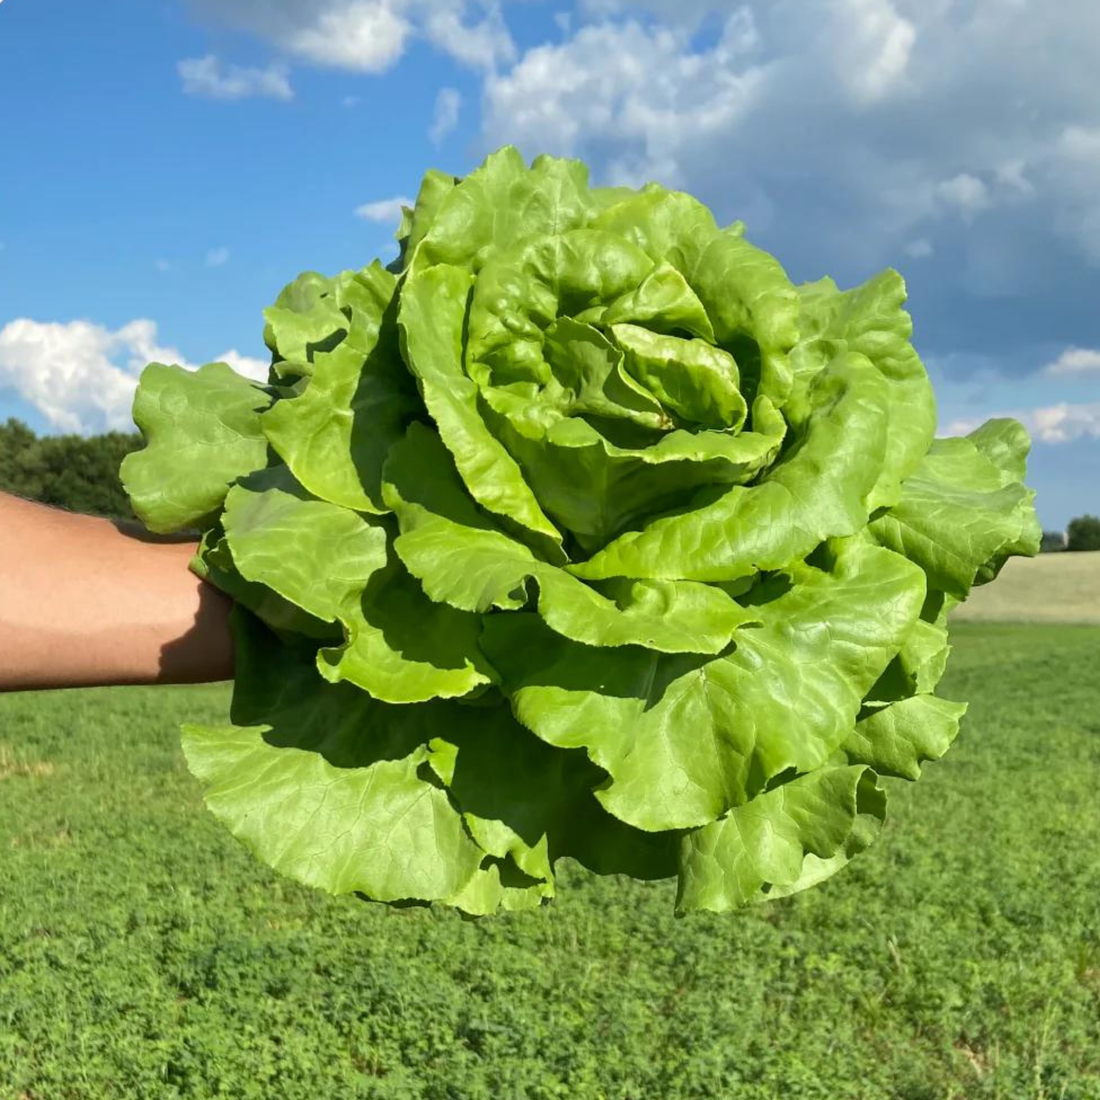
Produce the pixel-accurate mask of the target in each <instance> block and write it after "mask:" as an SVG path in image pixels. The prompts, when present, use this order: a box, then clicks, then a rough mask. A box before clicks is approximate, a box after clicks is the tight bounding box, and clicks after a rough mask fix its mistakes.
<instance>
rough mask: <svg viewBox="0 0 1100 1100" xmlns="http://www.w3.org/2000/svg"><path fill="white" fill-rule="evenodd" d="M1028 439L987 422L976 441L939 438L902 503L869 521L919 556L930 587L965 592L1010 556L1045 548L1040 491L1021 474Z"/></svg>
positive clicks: (878, 534) (885, 539)
mask: <svg viewBox="0 0 1100 1100" xmlns="http://www.w3.org/2000/svg"><path fill="white" fill-rule="evenodd" d="M1026 438H1027V437H1026V435H1023V432H1022V429H1021V428H1019V426H1018V425H1014V424H1013V423H1012V422H1007V423H1004V426H1003V427H1002V428H999V429H998V428H996V427H993V428H987V429H986V431H985V433H983V434H982V435H980V436H979V437H978V439H977V440H975V439H973V438H969V437H968V438H962V439H938V440H936V442H935V443H934V444H933V445H932V447H931V448H930V450H929V452H928V454H927V456H926V457H925V459H924V461H923V462H922V463H921V465H920V466H919V467H918V469H917V471H916V472H915V473H914V474H913V475H912V476H911V477H909V478H908V479H907V480H906V482H905V484H904V486H903V487H902V495H901V499H900V500H899V501H898V503H897V504H896V505H895V506H894V507H893V508H891V509H890V510H889V511H888V512H887V513H886V514H885V515H882V516H880V517H879V518H878V519H876V520H874V522H872V523H871V524H870V531H871V533H872V534H873V536H874V537H875V538H876V539H877V540H878V541H879V543H880V544H881V545H883V546H888V547H890V548H891V549H893V550H896V551H897V552H898V553H901V554H905V555H906V556H907V557H909V558H910V559H912V560H913V561H915V562H916V563H917V564H918V565H919V566H920V567H921V568H922V569H923V570H924V571H925V573H927V574H928V583H929V585H930V586H932V587H935V588H940V589H942V590H943V591H945V592H947V593H948V594H949V595H951V596H954V597H955V598H956V599H965V597H966V595H967V593H968V592H969V591H970V588H971V587H972V586H973V585H974V584H975V583H976V582H979V581H980V580H984V579H987V578H988V577H989V576H992V575H996V572H997V570H998V569H999V568H1000V566H1001V564H1003V562H1004V561H1005V559H1007V558H1008V557H1009V556H1010V555H1012V554H1020V553H1025V554H1034V553H1037V552H1038V549H1039V539H1040V536H1041V532H1040V529H1039V524H1038V520H1037V519H1036V516H1035V511H1034V508H1033V507H1032V500H1033V499H1034V497H1035V492H1034V490H1032V489H1027V488H1026V487H1025V486H1024V485H1023V484H1021V483H1020V481H1019V480H1017V476H1016V470H1017V469H1018V467H1019V463H1020V461H1021V457H1020V451H1021V448H1022V447H1026ZM979 442H980V443H982V444H983V446H981V447H979V445H978V444H979ZM987 451H989V452H990V453H992V454H994V455H996V456H998V457H1000V458H1001V460H1002V461H1003V462H1004V463H1005V465H1004V466H1002V465H998V463H997V462H996V461H994V459H993V458H991V457H989V455H988V454H987ZM1023 453H1024V454H1026V449H1024V450H1023ZM980 574H981V576H980Z"/></svg>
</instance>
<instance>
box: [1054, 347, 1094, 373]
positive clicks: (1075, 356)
mask: <svg viewBox="0 0 1100 1100" xmlns="http://www.w3.org/2000/svg"><path fill="white" fill-rule="evenodd" d="M1043 373H1044V374H1049V375H1051V376H1053V377H1055V378H1095V379H1100V351H1098V350H1097V349H1096V348H1077V347H1069V348H1066V350H1065V351H1063V352H1062V354H1061V355H1059V356H1058V358H1057V359H1055V360H1054V361H1053V362H1051V363H1048V364H1047V365H1046V366H1045V367H1044V368H1043Z"/></svg>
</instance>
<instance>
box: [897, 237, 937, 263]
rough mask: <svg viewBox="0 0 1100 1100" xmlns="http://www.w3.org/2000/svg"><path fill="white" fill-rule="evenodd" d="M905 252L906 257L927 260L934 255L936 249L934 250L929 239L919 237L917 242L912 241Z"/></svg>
mask: <svg viewBox="0 0 1100 1100" xmlns="http://www.w3.org/2000/svg"><path fill="white" fill-rule="evenodd" d="M903 251H904V252H905V254H906V256H910V257H912V259H914V260H925V259H927V258H928V257H929V256H931V255H932V254H933V252H934V251H935V249H933V247H932V242H931V241H930V240H928V238H927V237H918V238H917V239H916V240H915V241H910V242H909V243H908V244H907V245H906V246H905V248H904V249H903Z"/></svg>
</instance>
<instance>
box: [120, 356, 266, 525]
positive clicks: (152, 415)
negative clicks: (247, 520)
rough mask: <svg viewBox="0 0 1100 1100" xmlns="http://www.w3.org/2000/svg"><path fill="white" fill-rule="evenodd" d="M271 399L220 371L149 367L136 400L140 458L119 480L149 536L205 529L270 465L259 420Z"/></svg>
mask: <svg viewBox="0 0 1100 1100" xmlns="http://www.w3.org/2000/svg"><path fill="white" fill-rule="evenodd" d="M270 403H271V397H270V396H269V395H268V394H267V393H266V392H265V391H264V390H263V388H261V387H260V386H258V385H256V384H255V383H254V382H250V381H249V380H248V379H247V378H243V377H242V376H241V375H239V374H237V372H236V371H234V370H233V368H232V367H230V366H228V365H227V364H225V363H207V365H206V366H205V367H200V368H199V369H198V370H197V371H188V370H184V369H183V367H177V366H165V365H164V364H163V363H150V364H149V366H147V367H146V368H145V370H144V371H142V373H141V381H140V383H139V385H138V391H137V394H136V396H135V397H134V423H135V424H137V426H138V428H140V429H141V433H142V435H143V436H144V437H145V447H144V449H143V450H140V451H135V452H134V453H133V454H129V455H127V456H126V457H125V458H124V459H123V461H122V467H121V471H120V473H121V477H122V483H123V485H124V486H125V488H126V492H127V493H128V494H129V496H130V503H131V504H132V505H133V508H134V511H135V512H136V513H137V516H138V518H139V519H140V520H141V521H142V522H143V523H144V524H145V526H146V527H148V528H149V530H150V531H156V532H158V533H167V532H170V531H180V530H183V529H184V528H188V527H209V526H212V525H213V522H214V520H215V519H216V518H217V512H218V509H219V508H220V507H221V505H222V502H223V501H224V500H225V494H226V493H227V492H228V491H229V487H230V485H232V484H233V483H234V482H235V481H236V480H237V479H238V478H241V477H244V476H245V475H246V474H249V473H251V472H252V471H253V470H257V469H260V468H261V467H262V466H263V465H264V464H265V462H266V461H267V440H266V439H265V438H264V434H263V431H262V430H261V427H260V413H261V412H262V411H263V410H264V409H265V408H266V407H267V406H268V405H269V404H270Z"/></svg>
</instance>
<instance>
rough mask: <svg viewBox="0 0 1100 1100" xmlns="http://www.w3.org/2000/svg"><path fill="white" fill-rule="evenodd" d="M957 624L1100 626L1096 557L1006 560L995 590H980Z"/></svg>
mask: <svg viewBox="0 0 1100 1100" xmlns="http://www.w3.org/2000/svg"><path fill="white" fill-rule="evenodd" d="M954 617H955V619H957V620H967V619H969V620H971V621H981V622H1023V623H1100V551H1093V552H1091V553H1073V554H1065V553H1063V554H1040V555H1039V557H1037V558H1009V559H1008V561H1007V562H1006V563H1005V567H1004V569H1003V570H1002V571H1001V574H1000V576H999V577H998V578H997V583H996V584H989V585H982V586H980V587H978V588H975V589H974V590H973V591H972V592H971V593H970V598H969V599H968V600H967V601H966V603H964V604H963V605H962V606H961V607H960V608H959V609H958V610H957V611H956V612H955V615H954Z"/></svg>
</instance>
